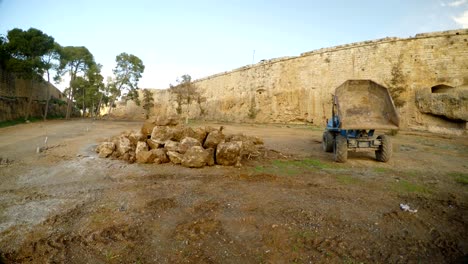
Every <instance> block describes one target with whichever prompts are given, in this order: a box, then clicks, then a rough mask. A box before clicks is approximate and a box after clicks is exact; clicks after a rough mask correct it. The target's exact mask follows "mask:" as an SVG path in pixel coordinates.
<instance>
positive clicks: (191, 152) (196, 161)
mask: <svg viewBox="0 0 468 264" xmlns="http://www.w3.org/2000/svg"><path fill="white" fill-rule="evenodd" d="M209 158H210V152H209V151H206V150H205V149H204V148H202V147H201V146H193V147H191V148H190V149H188V150H187V152H185V154H184V156H183V158H182V166H184V167H188V168H200V167H203V166H205V165H206V164H207V163H208V161H209Z"/></svg>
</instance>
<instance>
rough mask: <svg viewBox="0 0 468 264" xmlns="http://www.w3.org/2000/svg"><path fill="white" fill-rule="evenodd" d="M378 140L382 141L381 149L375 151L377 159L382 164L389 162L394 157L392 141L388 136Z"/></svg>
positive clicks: (381, 136)
mask: <svg viewBox="0 0 468 264" xmlns="http://www.w3.org/2000/svg"><path fill="white" fill-rule="evenodd" d="M377 139H380V147H379V149H378V150H376V151H375V159H376V160H378V161H381V162H387V161H389V160H390V158H391V157H392V141H391V139H390V138H389V137H388V136H386V135H380V136H378V137H377Z"/></svg>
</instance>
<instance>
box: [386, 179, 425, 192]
mask: <svg viewBox="0 0 468 264" xmlns="http://www.w3.org/2000/svg"><path fill="white" fill-rule="evenodd" d="M394 189H395V190H396V191H398V192H410V193H420V194H429V193H430V190H429V189H427V188H426V187H424V186H422V185H417V184H414V183H411V182H409V181H406V180H399V181H398V182H397V183H395V186H394Z"/></svg>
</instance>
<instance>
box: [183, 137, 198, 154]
mask: <svg viewBox="0 0 468 264" xmlns="http://www.w3.org/2000/svg"><path fill="white" fill-rule="evenodd" d="M194 146H200V147H201V143H200V141H198V140H197V139H195V138H191V137H186V138H184V139H182V140H181V141H180V144H179V148H178V150H177V151H178V152H179V153H181V154H184V153H185V152H187V150H189V149H190V148H191V147H194Z"/></svg>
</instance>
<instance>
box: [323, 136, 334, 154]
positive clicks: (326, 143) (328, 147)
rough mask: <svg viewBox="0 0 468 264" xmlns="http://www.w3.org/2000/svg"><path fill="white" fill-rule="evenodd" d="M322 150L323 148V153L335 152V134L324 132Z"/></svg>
mask: <svg viewBox="0 0 468 264" xmlns="http://www.w3.org/2000/svg"><path fill="white" fill-rule="evenodd" d="M322 148H323V151H326V152H332V151H333V134H332V133H330V131H325V132H323V136H322Z"/></svg>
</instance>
